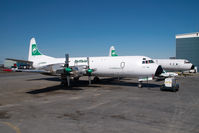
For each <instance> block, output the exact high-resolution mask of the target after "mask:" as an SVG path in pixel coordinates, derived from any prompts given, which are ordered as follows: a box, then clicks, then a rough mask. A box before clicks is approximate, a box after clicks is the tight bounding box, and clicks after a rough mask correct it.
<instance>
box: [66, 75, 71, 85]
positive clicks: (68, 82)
mask: <svg viewBox="0 0 199 133" xmlns="http://www.w3.org/2000/svg"><path fill="white" fill-rule="evenodd" d="M66 79H67V85H68V87H69V86H70V76H66Z"/></svg>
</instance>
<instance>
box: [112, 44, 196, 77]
mask: <svg viewBox="0 0 199 133" xmlns="http://www.w3.org/2000/svg"><path fill="white" fill-rule="evenodd" d="M112 52H113V53H114V54H116V50H115V48H114V46H111V47H110V51H109V56H113V55H112ZM116 55H117V54H116ZM117 56H118V55H117ZM153 61H154V62H155V63H156V64H158V65H161V66H162V68H163V69H164V72H163V73H162V76H165V77H168V76H177V75H178V74H176V73H173V72H166V71H180V72H183V71H187V70H191V69H194V65H193V64H192V63H190V62H189V61H188V60H186V59H153ZM143 63H144V64H147V63H149V62H148V61H145V62H143Z"/></svg>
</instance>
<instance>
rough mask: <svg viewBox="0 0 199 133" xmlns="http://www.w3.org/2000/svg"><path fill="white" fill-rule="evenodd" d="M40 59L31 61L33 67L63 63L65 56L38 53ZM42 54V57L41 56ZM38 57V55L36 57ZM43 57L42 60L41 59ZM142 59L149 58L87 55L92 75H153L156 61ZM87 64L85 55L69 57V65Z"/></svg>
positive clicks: (156, 66) (140, 76) (141, 76)
mask: <svg viewBox="0 0 199 133" xmlns="http://www.w3.org/2000/svg"><path fill="white" fill-rule="evenodd" d="M40 56H41V57H40V60H35V61H34V62H33V67H35V68H41V67H43V66H46V65H51V64H60V63H62V64H63V65H64V62H65V58H53V57H49V56H45V55H40ZM42 56H44V57H42ZM36 58H38V56H37V57H36ZM42 59H43V60H42ZM143 59H145V60H151V59H150V58H149V57H145V56H118V57H107V56H106V57H89V62H90V68H91V69H95V71H94V72H93V73H92V75H94V76H111V77H118V76H120V77H138V78H146V77H153V76H154V75H155V72H156V70H157V68H158V65H157V64H156V63H149V64H142V61H143ZM81 65H85V66H87V65H88V63H87V57H71V58H69V66H81Z"/></svg>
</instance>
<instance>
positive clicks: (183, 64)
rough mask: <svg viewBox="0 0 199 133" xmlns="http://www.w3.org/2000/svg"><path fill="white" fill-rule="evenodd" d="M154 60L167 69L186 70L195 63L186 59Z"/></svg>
mask: <svg viewBox="0 0 199 133" xmlns="http://www.w3.org/2000/svg"><path fill="white" fill-rule="evenodd" d="M154 61H155V63H157V64H158V65H161V66H162V68H163V69H164V70H167V71H186V70H190V69H192V68H193V64H192V63H190V62H189V61H188V60H184V59H154Z"/></svg>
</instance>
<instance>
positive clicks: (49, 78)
mask: <svg viewBox="0 0 199 133" xmlns="http://www.w3.org/2000/svg"><path fill="white" fill-rule="evenodd" d="M35 80H48V81H57V82H60V81H61V80H60V78H58V77H46V78H37V79H29V80H27V81H35Z"/></svg>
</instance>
